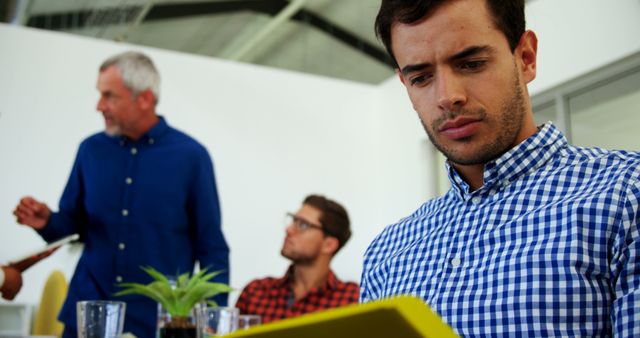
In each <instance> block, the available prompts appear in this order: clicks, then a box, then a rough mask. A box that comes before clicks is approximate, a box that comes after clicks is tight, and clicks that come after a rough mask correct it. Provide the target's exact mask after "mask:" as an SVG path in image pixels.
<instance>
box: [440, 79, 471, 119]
mask: <svg viewBox="0 0 640 338" xmlns="http://www.w3.org/2000/svg"><path fill="white" fill-rule="evenodd" d="M435 81H436V99H437V102H438V108H440V109H441V110H442V111H458V110H460V108H461V107H462V106H464V105H465V104H466V103H467V94H466V90H465V84H464V79H463V78H462V77H461V76H460V75H457V74H455V73H454V72H453V71H451V70H440V71H438V73H437V74H436V79H435Z"/></svg>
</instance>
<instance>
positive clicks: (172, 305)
mask: <svg viewBox="0 0 640 338" xmlns="http://www.w3.org/2000/svg"><path fill="white" fill-rule="evenodd" d="M142 269H143V270H144V271H145V272H146V273H147V274H148V275H150V276H151V277H152V278H153V281H152V282H151V283H149V284H140V283H121V284H119V286H120V287H122V288H124V290H121V291H119V292H118V293H116V294H115V295H116V296H124V295H131V294H139V295H143V296H147V297H149V298H151V299H153V300H155V301H157V302H158V303H160V304H161V305H162V307H163V308H164V310H166V311H167V312H168V314H169V316H170V319H169V321H168V322H167V323H166V324H165V325H164V326H163V327H161V328H160V338H196V337H197V334H196V331H197V326H196V324H195V323H192V322H191V321H190V320H189V316H190V315H191V314H192V311H193V309H194V307H195V306H196V305H197V304H199V303H201V302H205V301H206V302H207V304H209V306H211V307H216V306H217V304H216V303H215V302H214V301H212V300H209V299H210V298H211V297H213V296H215V295H217V294H220V293H226V292H229V291H231V290H232V289H231V288H230V287H229V286H228V285H226V284H223V283H214V282H211V279H212V278H213V277H215V276H216V275H218V274H219V273H220V272H221V271H216V272H208V271H207V269H203V270H200V271H199V272H198V273H196V274H194V275H193V276H191V277H189V273H183V274H181V275H179V276H178V279H177V280H176V281H175V282H172V281H170V280H169V278H167V277H166V276H165V275H163V274H162V273H160V272H159V271H157V270H156V269H154V268H152V267H142Z"/></svg>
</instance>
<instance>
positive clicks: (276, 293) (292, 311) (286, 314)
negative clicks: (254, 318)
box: [236, 267, 360, 323]
mask: <svg viewBox="0 0 640 338" xmlns="http://www.w3.org/2000/svg"><path fill="white" fill-rule="evenodd" d="M291 271H292V268H291V267H289V270H288V271H287V273H286V274H285V275H284V277H281V278H272V277H268V278H263V279H256V280H254V281H252V282H250V283H249V284H248V285H247V286H246V287H245V288H244V290H242V293H241V294H240V297H238V301H237V302H236V307H237V308H238V309H240V313H244V314H256V315H260V316H261V317H262V322H263V323H268V322H272V321H276V320H280V319H285V318H290V317H296V316H300V315H303V314H305V313H309V312H315V311H319V310H324V309H330V308H334V307H339V306H343V305H348V304H354V303H357V302H358V298H359V295H360V288H359V287H358V284H356V283H353V282H342V281H340V280H339V279H338V278H336V275H335V274H334V273H333V271H329V278H328V279H327V283H325V285H324V286H322V287H319V288H314V289H311V290H309V293H307V295H306V296H304V297H303V298H302V299H299V300H297V301H296V300H295V299H294V295H293V289H292V288H291Z"/></svg>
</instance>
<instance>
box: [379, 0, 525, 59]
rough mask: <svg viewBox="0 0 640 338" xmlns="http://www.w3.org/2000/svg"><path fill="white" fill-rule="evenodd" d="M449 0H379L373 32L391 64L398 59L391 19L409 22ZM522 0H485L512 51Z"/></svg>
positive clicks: (522, 21) (522, 24) (522, 27)
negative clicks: (394, 48) (393, 42)
mask: <svg viewBox="0 0 640 338" xmlns="http://www.w3.org/2000/svg"><path fill="white" fill-rule="evenodd" d="M447 1H452V0H382V3H381V4H380V10H379V11H378V16H377V17H376V24H375V29H376V35H377V36H378V38H379V39H380V40H382V43H383V44H384V47H385V48H386V49H387V52H388V53H389V55H390V56H391V59H392V60H393V63H394V65H395V66H396V68H397V67H398V61H397V60H396V57H395V56H394V55H393V50H392V49H391V27H392V26H393V24H394V23H396V22H399V23H403V24H412V23H415V22H418V21H420V20H421V19H422V18H424V17H425V16H427V15H429V14H430V13H432V12H433V11H435V10H436V9H437V8H438V7H439V6H441V5H442V4H444V3H445V2H447ZM524 1H525V0H485V4H488V7H489V12H490V13H491V15H492V16H493V22H494V24H495V25H496V27H497V28H498V29H499V30H500V31H501V32H502V33H504V35H505V37H506V38H507V41H509V47H511V51H512V52H513V51H514V50H515V49H516V47H517V46H518V43H519V42H520V37H521V36H522V34H524V30H525V16H524Z"/></svg>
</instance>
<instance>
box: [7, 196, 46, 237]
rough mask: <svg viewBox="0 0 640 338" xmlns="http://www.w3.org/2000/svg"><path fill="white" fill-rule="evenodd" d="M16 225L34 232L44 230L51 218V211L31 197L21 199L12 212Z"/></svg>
mask: <svg viewBox="0 0 640 338" xmlns="http://www.w3.org/2000/svg"><path fill="white" fill-rule="evenodd" d="M13 214H14V215H15V216H16V219H17V221H18V223H20V224H24V225H26V226H30V227H32V228H34V229H36V230H40V229H42V228H44V226H45V225H46V224H47V222H49V217H51V210H50V209H49V207H48V206H47V205H46V204H44V203H40V202H38V201H36V200H35V199H34V198H33V197H31V196H27V197H23V198H22V199H21V200H20V203H18V206H16V209H15V210H13Z"/></svg>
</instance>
